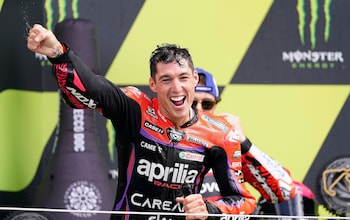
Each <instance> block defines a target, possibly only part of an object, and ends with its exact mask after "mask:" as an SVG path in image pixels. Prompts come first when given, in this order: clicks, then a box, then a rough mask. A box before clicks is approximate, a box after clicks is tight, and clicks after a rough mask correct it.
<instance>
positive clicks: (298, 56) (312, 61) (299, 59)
mask: <svg viewBox="0 0 350 220" xmlns="http://www.w3.org/2000/svg"><path fill="white" fill-rule="evenodd" d="M309 2H310V17H311V18H310V22H309V23H308V25H307V23H306V15H307V11H306V9H305V8H306V7H305V0H298V3H297V5H296V10H297V13H298V17H299V25H298V33H299V38H300V42H301V44H302V45H305V44H306V39H305V36H306V33H305V31H306V30H307V27H309V32H310V44H311V49H310V50H307V51H300V50H296V51H288V52H286V51H283V52H282V60H283V61H285V62H288V61H289V62H290V63H291V66H292V68H299V69H333V68H334V67H335V64H336V63H343V62H344V59H343V53H342V52H341V51H315V48H316V43H317V35H316V30H317V22H318V21H319V19H320V16H319V12H320V10H321V9H320V6H319V2H318V0H309ZM331 3H332V0H324V4H323V12H324V32H323V41H324V42H325V43H327V42H328V40H329V38H330V26H331V25H330V24H331V11H330V7H331Z"/></svg>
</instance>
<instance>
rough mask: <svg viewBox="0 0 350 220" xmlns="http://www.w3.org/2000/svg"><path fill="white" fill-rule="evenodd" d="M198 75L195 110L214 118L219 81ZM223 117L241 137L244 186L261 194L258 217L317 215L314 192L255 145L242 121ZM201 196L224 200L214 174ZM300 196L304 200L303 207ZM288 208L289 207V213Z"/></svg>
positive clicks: (205, 73)
mask: <svg viewBox="0 0 350 220" xmlns="http://www.w3.org/2000/svg"><path fill="white" fill-rule="evenodd" d="M195 71H196V72H197V73H198V76H199V81H198V84H197V86H196V87H195V92H196V93H195V97H194V101H193V106H194V107H195V108H196V109H197V110H198V111H202V112H207V113H210V114H214V113H215V109H216V107H217V104H218V103H219V102H220V101H221V97H220V95H219V94H220V93H219V89H218V87H217V84H216V82H215V79H214V77H213V75H212V74H211V73H209V72H207V71H206V70H204V69H202V68H195ZM221 115H223V116H224V117H226V119H227V120H228V121H229V122H230V123H231V124H232V125H233V126H234V127H235V129H236V130H237V131H238V133H239V141H240V142H241V153H242V168H241V167H237V169H238V171H237V172H241V171H240V169H241V170H242V172H243V178H242V179H240V182H241V183H242V184H244V182H248V183H249V184H250V185H252V186H253V187H254V188H255V189H257V190H258V191H259V193H260V194H261V198H260V199H259V203H258V207H257V209H256V210H255V214H284V215H292V214H294V215H300V214H302V215H306V214H308V215H309V214H314V213H315V211H312V210H314V209H312V208H314V204H315V203H313V202H312V201H313V200H314V196H313V194H312V192H311V190H310V189H308V187H307V186H305V185H304V184H302V183H300V182H298V181H295V180H292V178H291V176H290V172H289V171H288V170H286V169H285V168H283V167H282V166H281V165H280V164H279V163H278V162H276V161H275V160H273V159H272V158H271V157H269V156H268V155H267V154H265V153H264V152H262V151H261V150H260V149H259V148H258V147H256V146H255V145H254V144H252V142H251V141H250V140H249V139H248V138H247V136H246V135H245V133H244V131H243V127H242V125H241V122H240V119H239V117H237V116H235V115H232V114H229V113H222V114H221ZM276 171H277V172H276ZM201 192H202V193H203V197H205V198H208V199H211V200H216V199H218V198H220V197H221V195H220V191H219V190H218V187H217V185H216V183H215V180H214V179H213V177H212V173H211V172H209V173H208V174H207V175H206V177H205V179H204V183H203V187H202V190H201ZM293 194H294V195H293ZM285 195H289V196H287V197H286V196H285ZM300 196H303V197H304V202H303V203H302V201H301V200H300ZM286 204H289V210H288V205H286ZM290 204H292V205H290ZM303 204H304V206H303ZM271 207H272V208H271ZM300 207H304V209H305V210H304V211H303V210H301V208H300ZM272 210H275V211H274V212H273V211H272ZM276 210H278V211H276Z"/></svg>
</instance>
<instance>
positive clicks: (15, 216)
mask: <svg viewBox="0 0 350 220" xmlns="http://www.w3.org/2000/svg"><path fill="white" fill-rule="evenodd" d="M49 219H52V218H49V217H45V216H44V215H42V214H39V213H35V212H21V211H18V212H14V213H11V214H10V215H9V216H7V217H6V218H5V220H49Z"/></svg>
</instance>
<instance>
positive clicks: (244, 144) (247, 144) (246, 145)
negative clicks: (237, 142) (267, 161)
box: [241, 138, 252, 154]
mask: <svg viewBox="0 0 350 220" xmlns="http://www.w3.org/2000/svg"><path fill="white" fill-rule="evenodd" d="M251 146H252V142H250V140H249V139H248V138H246V139H245V140H244V141H243V142H241V152H242V154H245V153H247V152H248V151H249V149H250V147H251Z"/></svg>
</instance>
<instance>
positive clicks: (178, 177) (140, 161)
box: [50, 45, 256, 219]
mask: <svg viewBox="0 0 350 220" xmlns="http://www.w3.org/2000/svg"><path fill="white" fill-rule="evenodd" d="M50 61H51V63H53V64H54V74H55V77H56V80H57V83H58V86H59V88H60V90H61V92H62V95H63V98H64V99H65V101H66V103H67V104H68V105H70V106H71V107H73V108H79V109H96V110H97V111H99V112H100V113H101V114H103V115H104V116H105V117H106V118H108V119H110V120H111V122H112V124H113V126H114V128H115V130H116V143H117V144H116V146H117V151H118V169H119V176H118V187H117V194H116V200H115V210H119V211H142V212H145V211H150V212H171V213H181V212H183V207H182V205H180V204H178V203H176V201H175V198H176V197H179V196H182V190H181V189H182V185H183V184H184V183H189V184H191V186H192V192H193V193H199V191H200V188H201V184H202V182H203V178H204V176H205V174H206V173H207V172H208V170H209V169H212V170H213V173H214V176H215V178H216V181H217V183H218V185H219V188H220V191H221V194H222V196H223V197H222V198H221V199H219V200H217V201H205V203H206V206H207V210H208V212H209V213H214V214H220V213H229V214H250V213H252V212H253V211H254V208H255V205H256V201H255V198H254V197H253V196H252V195H251V194H250V193H249V191H248V190H247V189H246V188H245V187H244V186H243V185H242V184H240V183H239V182H238V180H239V179H240V178H242V172H239V171H240V169H241V152H240V143H239V137H238V136H237V133H236V132H235V130H234V128H233V127H231V125H230V124H229V123H228V122H227V121H226V120H225V119H224V117H222V116H212V115H206V114H202V113H200V112H196V111H195V110H194V109H191V113H192V117H191V119H190V120H189V121H188V122H187V123H185V124H183V125H182V126H181V127H180V128H175V127H174V125H173V124H172V123H171V122H170V121H169V120H168V119H167V118H166V117H165V116H164V115H162V113H161V112H160V110H159V106H158V100H157V99H156V98H153V99H151V98H149V97H148V96H147V95H146V94H144V93H142V92H141V91H140V90H138V89H137V88H135V87H125V88H119V87H117V86H115V85H114V84H113V83H111V82H110V81H108V80H107V79H105V78H104V77H102V76H99V75H96V74H94V73H93V72H92V71H91V70H90V69H89V68H88V67H87V65H85V64H84V63H83V62H82V61H81V60H80V58H79V57H77V56H76V55H75V54H74V53H73V52H72V51H71V50H70V49H69V48H68V46H67V45H66V51H65V53H64V54H63V55H61V56H59V57H57V58H50ZM154 217H155V216H141V215H129V214H126V215H125V216H120V215H119V216H112V219H155V218H154ZM161 219H184V217H173V216H170V217H169V216H168V215H166V216H162V217H161Z"/></svg>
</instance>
